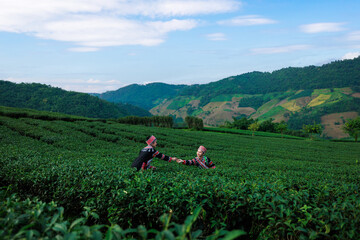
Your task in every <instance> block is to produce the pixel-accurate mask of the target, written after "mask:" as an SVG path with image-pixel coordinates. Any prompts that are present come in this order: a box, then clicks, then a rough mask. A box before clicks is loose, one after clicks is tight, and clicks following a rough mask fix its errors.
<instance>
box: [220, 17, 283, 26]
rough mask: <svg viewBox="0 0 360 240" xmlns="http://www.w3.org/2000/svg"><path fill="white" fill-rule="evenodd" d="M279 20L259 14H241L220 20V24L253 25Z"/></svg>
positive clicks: (272, 22)
mask: <svg viewBox="0 0 360 240" xmlns="http://www.w3.org/2000/svg"><path fill="white" fill-rule="evenodd" d="M274 23H277V21H275V20H272V19H269V18H263V17H261V16H257V15H248V16H239V17H235V18H232V19H228V20H222V21H219V22H218V24H220V25H230V26H252V25H264V24H274Z"/></svg>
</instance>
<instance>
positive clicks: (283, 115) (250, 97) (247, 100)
mask: <svg viewBox="0 0 360 240" xmlns="http://www.w3.org/2000/svg"><path fill="white" fill-rule="evenodd" d="M359 69H360V58H356V59H354V60H345V61H336V62H333V63H329V64H325V65H323V66H320V67H315V66H309V67H304V68H285V69H281V70H278V71H274V72H272V73H261V72H252V73H246V74H242V75H239V76H233V77H229V78H226V79H223V80H220V81H217V82H212V83H209V84H203V85H192V86H188V87H186V88H184V89H183V90H182V91H181V92H180V93H179V95H178V96H176V97H174V98H170V99H167V100H166V101H163V102H162V103H161V104H159V105H158V106H156V107H154V108H153V109H151V110H150V112H151V113H152V114H154V115H173V116H174V117H175V118H177V119H185V117H186V116H187V115H191V116H197V117H200V118H202V119H203V121H204V123H205V124H206V125H208V126H219V125H222V124H224V123H225V121H232V120H233V118H240V117H247V118H253V119H259V120H260V121H263V120H267V119H270V118H272V119H274V120H275V121H276V122H280V121H282V120H284V121H286V122H288V126H289V127H290V128H292V129H301V128H302V126H303V124H312V123H313V122H314V121H315V122H317V123H321V124H322V125H323V127H324V128H325V131H324V136H326V137H330V138H343V137H347V135H346V134H345V135H344V133H343V132H342V130H341V126H342V124H343V123H344V122H345V120H346V119H348V118H354V117H356V116H358V115H359V114H360V71H359Z"/></svg>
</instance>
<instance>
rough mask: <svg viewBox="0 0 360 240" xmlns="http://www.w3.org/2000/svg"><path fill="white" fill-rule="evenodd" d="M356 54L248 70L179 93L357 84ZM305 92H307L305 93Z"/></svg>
mask: <svg viewBox="0 0 360 240" xmlns="http://www.w3.org/2000/svg"><path fill="white" fill-rule="evenodd" d="M359 66H360V57H358V58H355V59H353V60H344V61H335V62H332V63H329V64H325V65H323V66H320V67H317V66H308V67H303V68H294V67H289V68H283V69H280V70H277V71H273V72H272V73H268V72H251V73H245V74H242V75H238V76H232V77H228V78H225V79H222V80H220V81H217V82H212V83H209V84H204V85H192V86H189V87H187V88H184V89H183V90H182V91H181V95H192V96H198V97H199V96H207V95H209V96H210V97H211V96H212V97H215V96H217V95H221V94H266V93H272V92H286V91H288V90H302V89H308V91H309V90H311V89H322V88H341V87H355V86H359V85H360V83H359V79H360V73H359V71H357V69H358V68H359ZM306 93H308V92H306Z"/></svg>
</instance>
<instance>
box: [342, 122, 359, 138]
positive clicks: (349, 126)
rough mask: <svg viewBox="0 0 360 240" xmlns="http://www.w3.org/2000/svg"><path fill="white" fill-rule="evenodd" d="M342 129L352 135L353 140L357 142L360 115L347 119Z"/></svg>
mask: <svg viewBox="0 0 360 240" xmlns="http://www.w3.org/2000/svg"><path fill="white" fill-rule="evenodd" d="M343 130H344V132H346V133H348V134H349V135H350V136H351V137H353V138H354V139H355V142H357V140H358V136H359V135H360V117H357V118H355V119H350V120H348V121H347V122H346V123H345V124H344V126H343Z"/></svg>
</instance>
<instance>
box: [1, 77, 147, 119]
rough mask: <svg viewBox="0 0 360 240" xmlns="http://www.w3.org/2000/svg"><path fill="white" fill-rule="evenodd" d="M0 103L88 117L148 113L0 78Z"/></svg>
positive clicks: (83, 94)
mask: <svg viewBox="0 0 360 240" xmlns="http://www.w3.org/2000/svg"><path fill="white" fill-rule="evenodd" d="M0 105H2V106H7V107H17V108H30V109H36V110H41V111H50V112H58V113H65V114H71V115H77V116H83V117H90V118H104V119H109V118H119V117H124V116H128V115H140V116H151V114H150V113H149V112H148V111H146V110H144V109H141V108H139V107H135V106H130V105H127V104H114V103H110V102H107V101H105V100H102V99H99V98H97V97H94V96H91V95H89V94H86V93H78V92H71V91H65V90H63V89H61V88H54V87H51V86H48V85H44V84H39V83H20V84H16V83H12V82H9V81H1V80H0Z"/></svg>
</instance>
